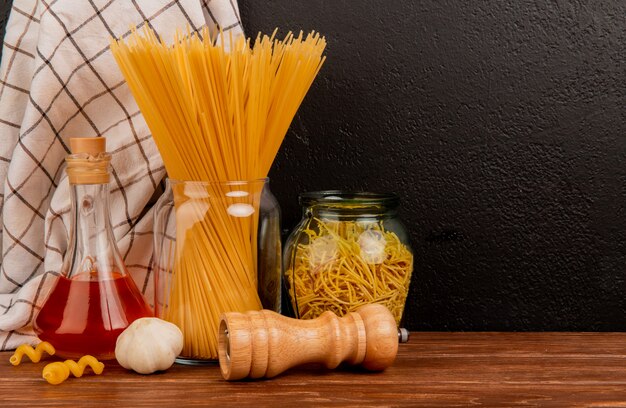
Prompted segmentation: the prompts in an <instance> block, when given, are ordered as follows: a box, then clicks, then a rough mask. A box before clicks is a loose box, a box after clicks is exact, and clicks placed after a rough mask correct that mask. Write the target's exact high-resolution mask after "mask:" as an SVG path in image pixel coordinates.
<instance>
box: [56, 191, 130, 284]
mask: <svg viewBox="0 0 626 408" xmlns="http://www.w3.org/2000/svg"><path fill="white" fill-rule="evenodd" d="M70 197H71V201H72V208H71V217H70V219H71V224H70V245H69V247H68V251H67V254H66V256H65V260H64V265H63V272H64V273H65V274H66V276H67V277H68V278H73V277H75V276H77V275H79V274H84V275H83V276H84V277H85V279H87V278H89V279H90V280H93V279H96V278H98V279H110V278H113V277H114V276H113V275H114V274H115V273H117V274H122V275H123V274H124V273H125V271H124V270H123V267H120V265H122V263H121V257H120V255H119V251H118V249H117V245H116V243H115V236H114V235H113V228H112V226H111V218H110V209H109V186H108V184H70Z"/></svg>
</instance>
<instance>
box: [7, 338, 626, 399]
mask: <svg viewBox="0 0 626 408" xmlns="http://www.w3.org/2000/svg"><path fill="white" fill-rule="evenodd" d="M11 354H12V353H11V352H3V353H0V406H1V407H13V406H55V405H64V406H69V405H71V406H75V407H84V406H94V405H107V406H120V407H127V406H190V405H196V406H207V405H218V404H219V405H225V404H229V405H230V404H232V405H235V404H236V405H240V406H247V405H255V406H279V407H290V406H296V405H301V406H305V405H307V406H327V405H334V406H359V407H362V406H396V405H411V406H445V407H454V406H468V405H472V406H568V407H577V406H596V407H606V406H611V407H615V406H621V407H626V333H412V335H411V340H410V342H409V343H407V344H401V345H400V349H399V353H398V358H397V360H396V362H395V364H394V365H393V366H392V367H391V368H389V369H387V370H386V371H385V372H383V373H365V372H359V371H357V370H354V369H347V368H341V369H339V370H335V371H327V370H324V369H321V368H320V367H314V366H308V367H306V368H305V369H294V370H291V371H288V372H286V373H284V374H283V375H281V376H279V377H277V378H274V379H271V380H262V381H243V382H233V383H228V382H226V381H224V380H222V378H221V376H220V373H219V367H217V366H216V365H215V366H205V367H189V366H181V365H174V367H172V368H171V369H170V370H169V371H167V372H165V373H161V374H156V375H150V376H142V375H138V374H133V373H131V372H128V371H126V370H124V369H123V368H121V367H120V366H118V365H117V364H116V363H114V362H109V363H107V365H106V368H105V370H104V373H103V374H102V375H100V376H95V375H93V374H92V373H91V372H90V371H88V373H87V374H86V375H85V376H84V377H82V378H70V379H68V380H67V381H66V382H65V383H63V384H61V385H57V386H54V385H49V384H48V383H46V382H45V381H44V380H43V379H42V378H41V370H42V368H43V366H44V362H40V363H39V364H33V363H31V362H30V361H28V359H27V358H25V360H24V361H25V362H23V363H22V364H21V365H19V366H17V367H13V366H11V365H10V364H9V356H10V355H11ZM52 360H54V358H47V359H46V360H45V361H52ZM88 370H89V369H88Z"/></svg>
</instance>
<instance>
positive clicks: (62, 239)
mask: <svg viewBox="0 0 626 408" xmlns="http://www.w3.org/2000/svg"><path fill="white" fill-rule="evenodd" d="M143 24H149V25H150V26H151V27H152V28H153V29H154V30H155V31H156V32H157V33H158V34H159V35H161V36H162V37H163V38H166V39H168V38H172V37H173V34H174V31H175V30H176V29H177V28H185V27H186V26H190V27H191V28H192V29H193V30H197V29H199V28H201V27H203V26H205V25H208V26H209V27H211V28H212V29H214V28H216V27H221V29H222V30H224V31H231V32H233V34H235V35H237V34H240V33H242V26H241V19H240V17H239V10H238V6H237V1H236V0H174V1H172V0H83V1H76V0H14V1H13V7H12V10H11V14H10V17H9V21H8V25H7V28H6V35H5V39H4V46H3V51H2V62H1V64H0V220H1V228H2V235H1V237H2V251H1V254H0V255H1V258H0V350H6V349H12V348H15V347H16V346H17V345H19V344H21V343H25V342H26V343H31V344H33V343H35V342H37V338H36V337H35V335H34V333H33V331H32V326H31V322H32V319H33V316H34V315H35V313H36V312H37V309H38V308H39V307H41V304H42V301H43V300H44V299H43V297H44V296H45V294H46V293H47V289H48V288H49V287H50V283H51V282H52V281H53V280H54V276H55V275H56V274H58V271H59V270H60V266H61V262H62V259H63V254H64V253H65V250H66V247H67V239H68V238H67V235H68V228H69V210H70V201H69V185H68V183H67V178H66V175H65V166H64V159H65V157H66V155H67V154H68V152H69V149H68V146H69V138H70V137H74V136H80V137H88V136H94V137H95V136H106V138H107V144H108V149H107V150H108V151H110V152H112V154H113V158H112V175H113V177H112V181H111V185H110V189H111V218H112V223H113V228H114V232H115V237H116V239H117V240H118V245H119V248H120V252H121V253H122V256H123V258H124V261H125V263H126V265H127V267H128V269H129V270H130V272H131V274H132V276H133V278H134V279H135V282H136V283H137V285H138V287H139V288H140V289H141V290H142V292H144V293H145V294H146V296H147V297H148V299H151V297H152V285H150V284H149V282H150V277H151V276H150V275H151V265H150V264H151V257H152V213H151V211H145V209H146V208H148V207H149V206H150V202H151V198H152V197H153V194H154V193H155V191H157V190H158V186H159V183H160V182H161V180H162V179H163V177H164V175H165V170H164V167H163V163H162V161H161V157H160V156H159V153H158V151H157V149H156V147H155V145H154V142H153V140H152V138H151V136H150V131H149V129H148V127H147V126H146V124H145V122H144V120H143V117H142V116H141V114H140V112H139V110H138V108H137V105H136V104H135V101H134V99H133V97H132V95H131V93H130V91H129V89H128V88H127V86H126V84H125V82H124V79H123V77H122V75H121V73H120V71H119V69H118V68H117V65H116V64H115V61H114V59H113V56H112V55H111V53H110V51H109V40H110V38H111V37H116V38H119V37H125V36H127V35H128V34H129V31H130V27H131V26H142V25H143Z"/></svg>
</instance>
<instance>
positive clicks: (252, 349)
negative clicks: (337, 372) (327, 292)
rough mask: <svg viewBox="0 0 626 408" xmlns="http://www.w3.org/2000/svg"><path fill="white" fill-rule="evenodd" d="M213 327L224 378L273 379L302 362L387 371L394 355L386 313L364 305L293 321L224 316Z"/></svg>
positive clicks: (394, 332)
mask: <svg viewBox="0 0 626 408" xmlns="http://www.w3.org/2000/svg"><path fill="white" fill-rule="evenodd" d="M220 320H221V322H220V328H219V361H220V368H221V371H222V376H223V377H224V379H226V380H239V379H242V378H246V377H249V378H261V377H267V378H270V377H274V376H276V375H278V374H280V373H282V372H283V371H285V370H287V369H288V368H291V367H294V366H297V365H300V364H304V363H323V364H324V365H325V366H326V367H327V368H329V369H333V368H336V367H337V366H338V365H339V364H340V363H342V362H346V363H348V364H351V365H361V366H362V367H364V368H365V369H368V370H372V371H379V370H384V369H385V368H387V367H389V366H390V365H391V364H392V363H393V361H394V359H395V358H396V353H397V352H398V340H399V338H400V340H401V341H406V339H407V338H408V332H407V331H406V330H404V329H401V331H398V329H397V327H396V322H395V320H394V318H393V316H392V314H391V313H390V312H389V310H388V309H387V308H386V307H385V306H383V305H379V304H371V305H366V306H363V307H361V308H359V309H358V310H357V311H356V312H353V313H349V314H347V315H345V316H344V317H337V316H336V315H335V314H334V313H332V312H324V313H322V315H320V317H318V318H317V319H313V320H297V319H290V318H288V317H284V316H281V315H279V314H277V313H275V312H272V311H269V310H261V311H251V312H246V313H237V312H231V313H224V314H222V316H221V319H220Z"/></svg>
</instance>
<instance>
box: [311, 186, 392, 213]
mask: <svg viewBox="0 0 626 408" xmlns="http://www.w3.org/2000/svg"><path fill="white" fill-rule="evenodd" d="M398 201H399V200H398V197H397V196H396V195H395V194H376V193H350V192H343V191H320V192H313V193H305V194H302V195H301V196H300V204H301V205H302V209H303V214H304V216H306V217H311V216H313V217H321V218H338V219H350V218H392V217H396V216H397V211H398Z"/></svg>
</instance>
